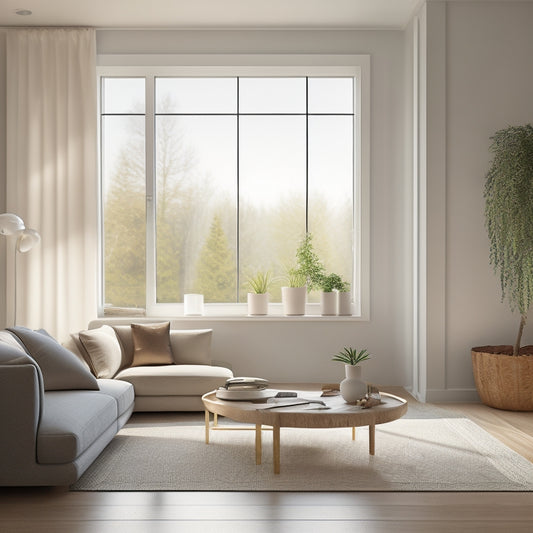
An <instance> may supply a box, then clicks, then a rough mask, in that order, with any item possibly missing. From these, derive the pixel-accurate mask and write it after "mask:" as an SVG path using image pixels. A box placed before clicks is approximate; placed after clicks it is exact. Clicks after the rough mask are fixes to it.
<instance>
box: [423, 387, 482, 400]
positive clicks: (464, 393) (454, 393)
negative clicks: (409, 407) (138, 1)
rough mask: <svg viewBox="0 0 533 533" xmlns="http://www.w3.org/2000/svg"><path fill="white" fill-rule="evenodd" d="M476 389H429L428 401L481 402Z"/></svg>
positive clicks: (427, 393)
mask: <svg viewBox="0 0 533 533" xmlns="http://www.w3.org/2000/svg"><path fill="white" fill-rule="evenodd" d="M480 401H481V400H480V399H479V395H478V393H477V390H476V389H428V390H426V402H427V403H447V402H448V403H456V402H480Z"/></svg>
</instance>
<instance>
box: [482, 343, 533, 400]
mask: <svg viewBox="0 0 533 533" xmlns="http://www.w3.org/2000/svg"><path fill="white" fill-rule="evenodd" d="M483 348H486V347H481V348H472V367H473V370H474V380H475V382H476V388H477V391H478V394H479V397H480V398H481V401H482V402H483V403H484V404H485V405H488V406H490V407H495V408H496V409H506V410H509V411H533V356H531V355H518V356H512V355H504V354H502V353H488V352H486V351H483Z"/></svg>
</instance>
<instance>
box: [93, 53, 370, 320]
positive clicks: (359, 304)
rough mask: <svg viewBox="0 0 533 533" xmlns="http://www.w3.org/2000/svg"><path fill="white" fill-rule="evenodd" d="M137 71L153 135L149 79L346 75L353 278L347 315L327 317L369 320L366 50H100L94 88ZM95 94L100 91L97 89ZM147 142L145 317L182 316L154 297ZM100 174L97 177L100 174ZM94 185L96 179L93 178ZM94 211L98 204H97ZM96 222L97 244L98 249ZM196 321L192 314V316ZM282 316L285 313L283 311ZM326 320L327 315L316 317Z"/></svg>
mask: <svg viewBox="0 0 533 533" xmlns="http://www.w3.org/2000/svg"><path fill="white" fill-rule="evenodd" d="M113 76H114V77H143V78H146V79H147V80H149V81H151V83H146V110H145V113H146V138H147V139H150V138H153V136H154V121H155V113H154V103H155V98H154V93H153V89H154V83H153V80H154V78H156V77H165V76H166V77H169V76H186V77H216V76H241V77H245V76H271V77H276V76H283V77H297V76H309V77H320V76H329V77H335V76H350V77H353V78H354V84H355V85H354V87H355V91H354V98H355V101H354V133H355V135H354V159H355V164H354V184H353V186H354V189H353V190H354V197H353V200H354V201H353V209H354V264H353V267H354V268H353V270H354V278H353V280H351V287H352V298H353V304H352V316H351V317H327V318H328V319H331V318H333V319H336V320H368V319H369V313H370V302H369V299H370V290H369V286H370V247H369V234H370V230H369V218H370V217H369V207H370V198H369V189H370V56H368V55H253V54H250V55H220V56H219V55H172V54H169V55H164V56H159V55H105V56H99V57H98V67H97V78H98V87H100V86H101V78H103V77H113ZM98 95H99V96H98V98H100V91H98ZM154 161H155V155H154V146H153V143H149V142H147V143H146V187H147V189H146V224H147V236H146V315H147V316H151V317H163V316H164V317H172V316H183V314H184V313H183V311H184V310H183V303H156V257H155V209H154V201H153V199H154V194H155V170H154ZM100 180H101V176H100ZM99 182H100V183H101V181H99ZM100 212H101V206H100ZM102 232H103V228H102V227H101V228H100V239H101V242H100V246H99V249H100V250H101V249H102V242H103V241H102V239H103V238H102ZM103 276H104V273H103V258H102V257H101V258H100V302H99V314H100V315H103ZM319 307H320V306H319V304H316V303H311V304H310V303H308V304H307V306H306V314H305V316H304V317H301V318H308V317H317V316H320V308H319ZM204 308H205V314H204V316H206V317H210V318H217V317H219V318H232V317H233V318H238V317H241V318H242V317H246V315H247V306H246V303H216V304H215V303H213V304H211V303H210V304H205V306H204ZM282 316H283V308H282V304H281V303H270V304H269V315H268V316H266V317H253V318H252V319H253V320H265V319H266V320H269V319H270V320H271V319H273V318H274V319H275V318H278V317H282ZM195 318H196V319H197V318H198V317H195ZM283 318H284V319H286V318H287V317H283ZM320 318H326V317H320Z"/></svg>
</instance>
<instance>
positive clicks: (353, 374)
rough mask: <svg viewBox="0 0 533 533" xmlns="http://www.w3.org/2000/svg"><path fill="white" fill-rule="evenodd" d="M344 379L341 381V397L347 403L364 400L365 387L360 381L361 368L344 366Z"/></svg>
mask: <svg viewBox="0 0 533 533" xmlns="http://www.w3.org/2000/svg"><path fill="white" fill-rule="evenodd" d="M344 371H345V372H346V379H343V380H342V381H341V396H342V397H343V399H344V401H345V402H347V403H355V402H356V401H357V400H360V399H361V398H364V397H365V395H366V393H367V385H366V383H365V382H364V381H363V380H362V379H361V367H360V366H357V365H355V366H354V365H344Z"/></svg>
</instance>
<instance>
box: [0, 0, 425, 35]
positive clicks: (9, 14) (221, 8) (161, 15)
mask: <svg viewBox="0 0 533 533" xmlns="http://www.w3.org/2000/svg"><path fill="white" fill-rule="evenodd" d="M421 3H422V0H266V1H265V0H1V1H0V26H93V27H100V28H296V29H298V28H325V29H328V28H331V29H338V28H403V27H404V26H405V25H406V24H407V23H408V21H409V20H410V18H411V16H412V15H413V13H414V12H415V10H416V8H417V6H419V5H420V4H421ZM19 9H25V10H30V11H32V14H31V15H29V16H20V15H17V14H16V13H15V11H16V10H19Z"/></svg>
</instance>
